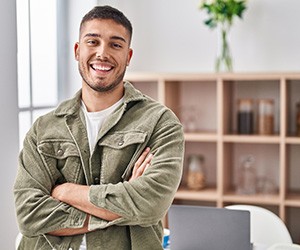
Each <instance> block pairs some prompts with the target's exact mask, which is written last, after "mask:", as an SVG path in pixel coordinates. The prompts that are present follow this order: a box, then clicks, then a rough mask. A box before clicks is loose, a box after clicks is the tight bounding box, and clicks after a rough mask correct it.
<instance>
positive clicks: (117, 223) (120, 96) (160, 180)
mask: <svg viewBox="0 0 300 250" xmlns="http://www.w3.org/2000/svg"><path fill="white" fill-rule="evenodd" d="M79 33H80V35H79V41H78V42H77V43H76V44H75V47H74V51H75V59H76V60H77V61H78V67H79V72H80V74H81V77H82V89H81V90H80V91H79V92H78V93H77V94H76V96H75V97H74V98H73V99H71V100H67V101H65V102H63V103H62V104H60V105H59V106H58V108H57V109H56V110H54V111H53V112H50V113H48V114H46V115H44V116H42V117H40V118H38V119H37V120H36V122H35V123H34V125H33V126H32V128H31V129H30V130H29V132H28V133H27V135H26V138H25V140H24V147H23V149H22V151H21V153H20V156H19V168H18V174H17V178H16V182H15V186H14V194H15V204H16V212H17V219H18V223H19V227H20V231H21V233H22V235H23V237H22V240H21V243H20V245H19V249H26V250H33V249H39V250H40V249H42V250H46V249H49V250H50V249H60V250H64V249H80V250H83V249H88V250H89V249H91V250H95V249H96V250H97V249H104V250H116V249H118V250H122V249H124V250H125V249H134V250H140V249H143V250H147V249H149V250H156V249H162V234H163V228H162V218H163V217H164V216H165V214H166V212H167V210H168V208H169V207H170V205H171V203H172V201H173V198H174V195H175V192H176V190H177V188H178V185H179V182H180V179H181V174H182V162H183V150H184V140H183V132H182V126H181V124H180V122H179V121H178V119H177V118H176V116H175V115H174V114H173V113H172V112H171V111H170V110H169V109H168V108H166V107H165V106H163V105H161V104H159V103H158V102H156V101H153V100H152V99H151V98H149V97H147V96H145V95H143V94H142V93H141V92H139V91H138V90H136V89H135V88H134V87H133V86H132V85H131V84H130V83H129V82H127V81H125V80H124V79H123V78H124V74H125V71H126V68H127V66H128V65H129V63H130V60H131V58H132V54H133V52H132V49H131V47H130V43H131V37H132V26H131V23H130V21H129V20H128V19H127V18H126V17H125V16H124V15H123V13H122V12H120V11H119V10H117V9H115V8H112V7H109V6H98V7H95V8H94V9H92V10H91V11H90V12H89V13H87V14H86V15H85V16H84V17H83V19H82V22H81V25H80V32H79Z"/></svg>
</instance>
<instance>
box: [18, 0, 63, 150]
mask: <svg viewBox="0 0 300 250" xmlns="http://www.w3.org/2000/svg"><path fill="white" fill-rule="evenodd" d="M16 3H17V30H18V93H19V96H18V103H19V129H20V131H19V133H20V145H22V142H23V139H24V137H25V134H26V132H27V131H28V130H29V128H30V126H31V124H32V123H33V122H34V120H35V119H36V118H37V117H38V116H40V115H42V114H45V113H46V112H48V111H50V110H51V109H53V108H54V107H55V106H56V105H57V103H58V72H57V71H58V69H57V2H56V0H43V1H40V0H17V2H16Z"/></svg>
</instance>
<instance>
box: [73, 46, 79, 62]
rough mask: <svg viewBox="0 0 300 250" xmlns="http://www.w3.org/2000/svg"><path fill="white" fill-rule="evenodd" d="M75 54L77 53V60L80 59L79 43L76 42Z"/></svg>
mask: <svg viewBox="0 0 300 250" xmlns="http://www.w3.org/2000/svg"><path fill="white" fill-rule="evenodd" d="M74 55H75V60H76V61H78V60H79V43H78V42H77V43H75V45H74Z"/></svg>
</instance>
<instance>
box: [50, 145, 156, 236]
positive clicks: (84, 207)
mask: <svg viewBox="0 0 300 250" xmlns="http://www.w3.org/2000/svg"><path fill="white" fill-rule="evenodd" d="M152 158H153V154H151V153H150V148H146V149H145V150H144V152H143V153H142V155H141V156H140V157H139V158H138V160H137V161H136V163H135V165H134V167H133V170H132V174H131V177H130V179H129V182H131V181H134V180H135V179H137V178H138V177H139V176H141V175H142V174H143V173H144V171H145V170H146V168H147V167H148V166H149V165H150V162H151V159H152ZM89 189H90V187H89V186H86V185H79V184H74V183H68V182H67V183H64V184H61V185H58V186H55V187H54V189H53V190H52V193H51V196H52V197H53V198H55V199H57V200H59V201H61V202H64V203H66V204H68V205H71V206H72V207H75V208H77V209H79V210H81V211H83V212H85V213H86V214H87V215H88V216H87V218H86V220H85V222H84V225H83V227H81V228H63V229H59V230H55V231H51V232H49V233H48V234H50V235H54V236H70V235H76V234H84V233H87V232H89V230H88V221H89V218H90V215H93V216H95V217H98V218H101V219H104V220H107V221H112V220H115V219H118V218H120V217H121V216H120V215H118V214H116V213H113V212H111V211H109V210H106V209H103V208H101V207H97V206H95V205H94V204H92V203H91V202H90V201H89V198H88V197H89Z"/></svg>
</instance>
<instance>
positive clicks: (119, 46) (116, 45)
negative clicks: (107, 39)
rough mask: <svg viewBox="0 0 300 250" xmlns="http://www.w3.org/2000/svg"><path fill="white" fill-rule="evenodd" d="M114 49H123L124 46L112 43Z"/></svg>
mask: <svg viewBox="0 0 300 250" xmlns="http://www.w3.org/2000/svg"><path fill="white" fill-rule="evenodd" d="M111 46H112V47H113V48H116V49H121V48H122V45H121V44H119V43H112V45H111Z"/></svg>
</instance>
